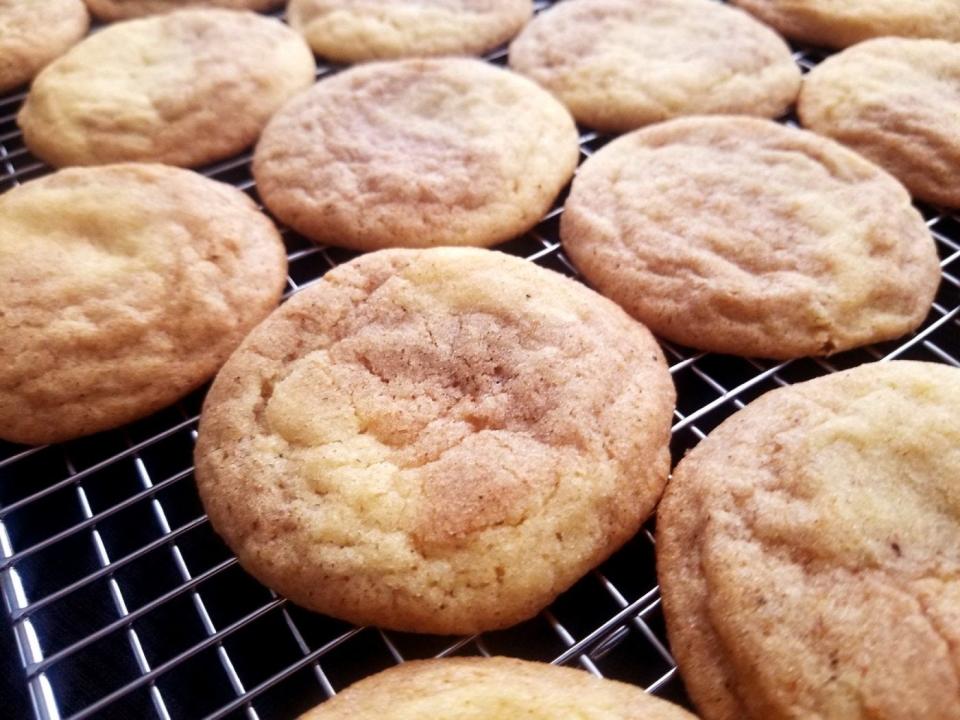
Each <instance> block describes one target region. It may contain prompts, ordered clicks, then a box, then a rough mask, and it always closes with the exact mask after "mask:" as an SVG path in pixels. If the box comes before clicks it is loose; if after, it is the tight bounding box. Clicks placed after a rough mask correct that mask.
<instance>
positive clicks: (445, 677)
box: [301, 657, 695, 720]
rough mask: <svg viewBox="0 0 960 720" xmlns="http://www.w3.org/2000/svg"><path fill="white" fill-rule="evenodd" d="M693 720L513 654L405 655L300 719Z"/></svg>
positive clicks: (633, 690)
mask: <svg viewBox="0 0 960 720" xmlns="http://www.w3.org/2000/svg"><path fill="white" fill-rule="evenodd" d="M340 718H349V720H380V719H382V718H389V719H390V720H425V719H427V718H429V720H520V719H526V720H574V719H576V720H695V718H694V716H693V715H691V714H690V713H688V712H687V711H686V710H683V709H682V708H680V707H678V706H676V705H673V704H671V703H668V702H666V701H665V700H660V699H658V698H655V697H653V696H652V695H647V693H645V692H644V691H643V690H642V689H641V688H638V687H635V686H633V685H627V684H626V683H622V682H616V681H613V680H604V679H602V678H598V677H594V676H592V675H588V674H587V673H585V672H583V671H581V670H573V669H571V668H567V667H558V666H556V665H547V664H546V663H537V662H527V661H524V660H514V659H513V658H505V657H493V658H448V659H444V660H419V661H413V662H406V663H403V664H402V665H399V666H397V667H392V668H390V669H389V670H385V671H383V672H381V673H377V674H376V675H373V676H371V677H368V678H365V679H363V680H361V681H360V682H358V683H355V684H354V685H352V686H350V687H349V688H347V689H346V690H344V691H343V692H341V693H339V694H337V696H336V697H333V698H331V699H330V700H328V701H326V702H325V703H323V704H322V705H320V706H318V707H316V708H314V709H313V710H311V711H310V712H308V713H306V714H305V715H303V716H301V720H339V719H340Z"/></svg>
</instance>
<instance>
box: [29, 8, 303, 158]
mask: <svg viewBox="0 0 960 720" xmlns="http://www.w3.org/2000/svg"><path fill="white" fill-rule="evenodd" d="M313 77H314V62H313V56H312V55H311V53H310V49H309V48H308V47H307V46H306V44H305V43H304V42H303V39H302V38H300V36H299V35H297V34H296V33H295V32H293V30H291V29H290V28H288V27H287V26H286V25H284V24H283V23H281V22H280V21H279V20H275V19H273V18H268V17H264V16H262V15H257V14H255V13H250V12H238V11H233V10H216V9H201V10H179V11H177V12H172V13H167V14H165V15H155V16H152V17H148V18H143V19H141V20H128V21H126V22H122V23H117V24H115V25H111V26H109V27H107V28H106V29H104V30H101V31H100V32H98V33H95V34H93V35H91V36H90V37H88V38H87V39H86V40H84V41H83V42H81V43H80V44H79V45H77V46H76V47H74V48H73V49H72V50H70V51H69V52H68V53H67V54H66V55H64V56H62V57H61V58H59V59H58V60H55V61H54V62H53V63H51V64H50V65H49V66H47V68H46V69H45V70H43V71H42V72H41V73H40V74H39V75H38V76H37V78H36V80H35V81H34V83H33V87H32V88H31V90H30V94H29V95H28V96H27V101H26V103H25V104H24V106H23V109H22V110H21V111H20V115H19V117H18V118H17V120H18V122H19V123H20V127H21V128H22V129H23V137H24V140H25V141H26V143H27V145H28V146H29V148H30V150H31V151H32V152H33V153H34V154H35V155H37V156H38V157H40V158H41V159H42V160H45V161H46V162H48V163H50V164H52V165H57V166H60V165H99V164H104V163H109V162H115V161H119V160H153V161H158V162H163V163H166V164H168V165H181V166H187V167H194V166H198V165H203V164H205V163H208V162H213V161H214V160H219V159H222V158H224V157H227V156H229V155H232V154H234V153H237V152H239V151H241V150H243V149H244V148H245V147H247V146H249V145H250V144H252V143H253V142H254V140H256V138H257V136H258V135H259V134H260V130H261V129H262V128H263V126H264V125H265V124H266V122H267V119H268V118H269V117H270V116H271V115H272V114H273V112H274V111H275V110H276V109H277V108H278V107H280V105H281V104H282V103H283V102H284V101H286V100H287V99H288V98H289V97H290V96H291V95H293V94H294V93H296V92H297V91H298V90H301V89H303V88H305V87H307V86H309V85H310V84H311V83H312V82H313Z"/></svg>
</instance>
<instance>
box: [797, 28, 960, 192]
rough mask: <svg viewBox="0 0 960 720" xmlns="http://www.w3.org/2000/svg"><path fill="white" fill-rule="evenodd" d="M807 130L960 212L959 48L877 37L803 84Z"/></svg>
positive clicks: (810, 75)
mask: <svg viewBox="0 0 960 720" xmlns="http://www.w3.org/2000/svg"><path fill="white" fill-rule="evenodd" d="M797 110H798V113H799V115H800V120H801V122H802V123H803V124H804V126H806V127H808V128H810V129H811V130H814V131H815V132H818V133H820V134H822V135H827V136H829V137H832V138H833V139H834V140H839V141H840V142H842V143H843V144H844V145H847V146H849V147H851V148H853V149H854V150H856V151H857V152H859V153H860V154H861V155H864V156H865V157H867V158H869V159H870V160H873V161H874V162H875V163H877V164H878V165H880V166H882V167H884V168H885V169H886V170H887V171H888V172H890V173H892V174H893V175H895V176H896V177H897V178H898V179H899V180H900V182H902V183H903V184H904V185H906V187H907V189H908V190H910V192H911V193H912V194H913V196H914V197H916V198H919V199H921V200H927V201H929V202H932V203H936V204H939V205H946V206H948V207H960V183H958V182H957V180H958V178H960V125H958V124H957V122H956V119H957V118H960V43H950V42H946V41H943V40H913V39H906V38H880V39H877V40H868V41H867V42H864V43H861V44H859V45H855V46H854V47H852V48H849V49H848V50H844V51H843V52H842V53H840V54H838V55H834V56H833V57H830V58H827V59H826V60H825V61H824V62H822V63H820V64H819V65H817V66H816V67H815V68H814V69H813V70H811V71H810V73H808V74H807V76H806V77H805V78H804V81H803V90H802V92H801V94H800V101H799V103H798V106H797Z"/></svg>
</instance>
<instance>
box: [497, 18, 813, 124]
mask: <svg viewBox="0 0 960 720" xmlns="http://www.w3.org/2000/svg"><path fill="white" fill-rule="evenodd" d="M510 67H511V68H513V69H514V70H516V71H518V72H521V73H523V74H524V75H527V76H529V77H531V78H533V79H534V80H536V81H537V82H538V83H540V84H541V85H543V86H544V87H545V88H547V89H548V90H550V91H551V92H552V93H554V95H556V96H557V97H558V98H560V100H561V101H563V102H564V103H565V104H566V105H567V107H568V108H569V109H570V112H572V113H573V116H574V117H575V118H576V119H577V121H578V122H580V123H582V124H584V125H588V126H590V127H592V128H595V129H597V130H600V131H603V132H613V133H619V132H625V131H627V130H632V129H634V128H637V127H640V126H642V125H648V124H650V123H654V122H659V121H661V120H666V119H668V118H672V117H676V116H678V115H700V114H718V113H720V114H727V113H728V114H743V115H759V116H762V117H777V116H779V115H782V114H783V113H785V112H786V111H787V109H788V108H789V107H790V106H791V105H792V104H793V101H794V99H796V97H797V92H798V91H799V89H800V68H799V67H798V66H797V64H796V63H795V62H794V61H793V58H792V57H791V55H790V49H789V48H788V47H787V45H786V43H784V42H783V40H782V39H781V38H780V37H779V36H778V35H777V34H776V33H774V32H773V31H772V30H770V29H769V28H767V27H765V26H763V25H762V24H761V23H758V22H757V21H755V20H754V19H753V18H751V17H750V16H749V15H747V14H746V13H744V12H742V11H740V10H737V9H736V8H731V7H729V6H726V5H723V4H721V3H718V2H714V1H713V0H577V2H563V3H559V4H558V5H556V6H555V7H553V8H551V9H549V10H547V11H546V12H543V13H540V14H539V15H538V16H537V17H536V18H534V20H533V21H532V22H531V23H530V24H529V25H527V27H526V28H524V30H523V32H521V33H520V35H519V36H518V37H517V39H516V40H514V41H513V43H512V44H511V45H510Z"/></svg>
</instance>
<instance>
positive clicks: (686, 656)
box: [657, 362, 960, 720]
mask: <svg viewBox="0 0 960 720" xmlns="http://www.w3.org/2000/svg"><path fill="white" fill-rule="evenodd" d="M657 569H658V576H659V579H660V588H661V592H662V594H663V607H664V612H665V614H666V620H667V630H668V634H669V637H670V641H671V645H672V646H673V653H674V657H675V658H676V660H677V663H678V665H679V667H680V671H681V673H682V674H683V677H684V680H685V682H686V685H687V689H688V690H689V692H690V695H691V697H692V698H693V700H694V702H695V703H696V704H697V706H698V708H699V710H700V712H701V714H702V717H703V718H705V720H752V719H757V720H760V719H762V720H787V718H791V719H793V718H824V719H825V720H835V719H836V720H839V719H840V718H842V719H843V720H873V719H876V718H925V719H928V720H933V719H936V720H956V719H957V718H958V717H960V621H958V620H960V370H957V369H956V368H952V367H949V366H946V365H939V364H932V363H920V362H892V363H873V364H870V365H864V366H861V367H858V368H856V369H855V370H850V371H847V372H842V373H837V374H835V375H829V376H827V377H823V378H819V379H817V380H813V381H810V382H806V383H803V384H800V385H795V386H793V387H789V388H785V389H780V390H774V391H773V392H771V393H769V394H767V395H764V396H763V397H761V398H760V399H759V400H756V401H755V402H753V403H751V404H750V405H748V406H747V407H746V409H744V410H742V411H740V412H738V413H737V414H735V415H733V416H732V417H731V418H729V419H728V420H727V421H726V422H724V423H723V424H721V425H720V426H719V427H718V428H717V429H716V430H714V431H713V432H712V433H710V435H709V436H708V437H707V439H706V440H704V441H702V442H701V443H700V445H699V446H698V447H696V448H695V449H694V450H693V451H692V452H691V453H690V454H689V455H687V456H686V458H684V459H683V460H682V461H681V462H680V464H679V465H678V466H677V468H676V469H675V470H674V473H673V479H672V480H671V481H670V484H669V485H668V486H667V491H666V494H665V495H664V499H663V502H662V503H661V504H660V509H659V511H658V514H657Z"/></svg>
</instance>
